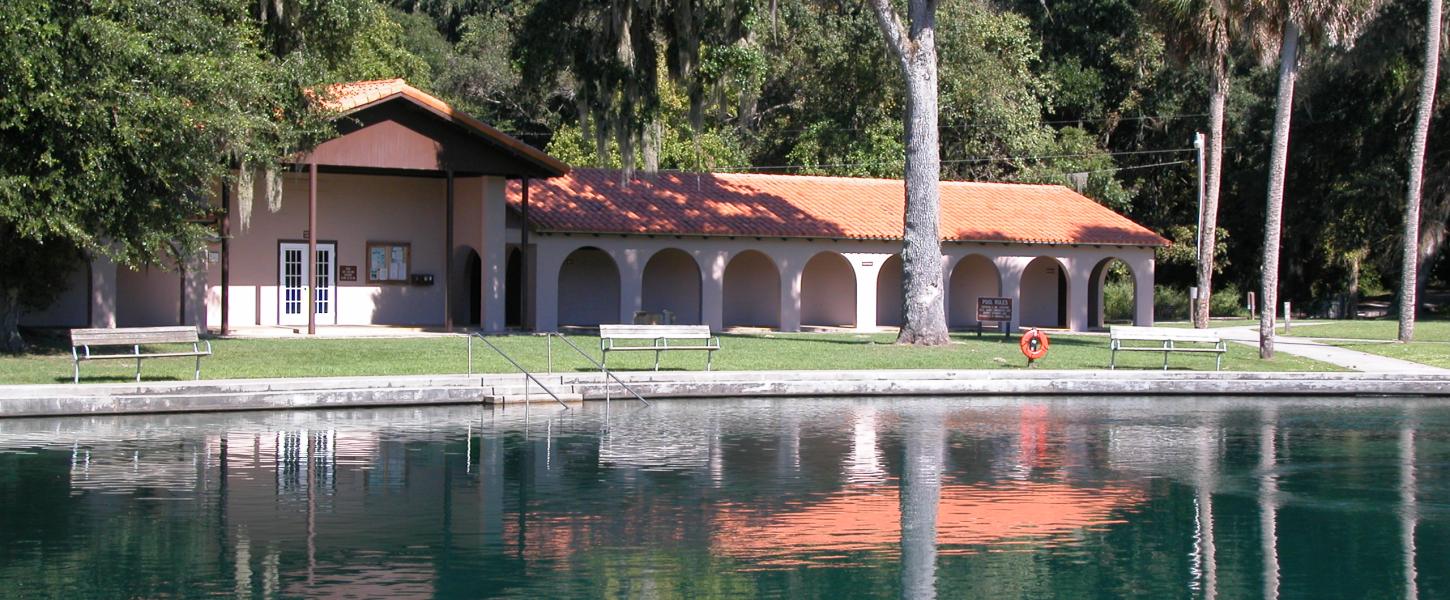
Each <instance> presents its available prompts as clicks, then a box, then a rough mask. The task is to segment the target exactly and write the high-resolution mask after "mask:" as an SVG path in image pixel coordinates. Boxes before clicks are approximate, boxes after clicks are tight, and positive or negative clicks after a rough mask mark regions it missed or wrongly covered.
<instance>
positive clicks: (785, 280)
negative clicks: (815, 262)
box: [772, 256, 809, 331]
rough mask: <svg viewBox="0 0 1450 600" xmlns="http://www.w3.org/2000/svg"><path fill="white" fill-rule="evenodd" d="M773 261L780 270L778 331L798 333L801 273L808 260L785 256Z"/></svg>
mask: <svg viewBox="0 0 1450 600" xmlns="http://www.w3.org/2000/svg"><path fill="white" fill-rule="evenodd" d="M772 258H773V259H774V257H772ZM774 260H775V262H776V265H777V266H778V267H779V268H780V330H781V331H800V330H801V273H802V272H803V271H804V270H805V266H806V264H805V263H806V261H807V260H809V259H808V258H799V257H795V256H786V257H781V258H779V259H774Z"/></svg>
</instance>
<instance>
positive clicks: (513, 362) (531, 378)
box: [468, 332, 608, 409]
mask: <svg viewBox="0 0 1450 600" xmlns="http://www.w3.org/2000/svg"><path fill="white" fill-rule="evenodd" d="M473 338H478V339H479V341H482V342H483V343H484V344H487V345H488V347H489V348H492V349H493V351H494V352H497V353H498V355H499V356H502V357H503V359H504V360H506V361H509V364H511V365H513V366H514V368H515V369H518V370H519V372H520V373H523V374H524V404H525V405H527V404H528V403H529V382H530V381H533V382H534V383H537V384H539V387H540V388H543V390H544V392H546V393H548V394H549V397H551V398H553V399H554V401H555V402H558V403H559V406H562V407H564V408H566V409H567V408H569V405H568V404H565V403H564V401H563V400H560V399H559V395H558V394H555V393H554V391H553V390H551V389H549V386H547V385H544V382H542V381H539V378H538V377H534V374H533V373H530V372H529V370H528V369H525V368H524V367H523V365H520V364H519V363H518V361H516V360H514V359H513V358H512V357H510V356H509V355H508V354H507V353H505V352H504V351H503V350H502V349H500V348H499V347H498V346H495V345H493V342H490V341H488V338H486V337H483V336H482V335H479V334H478V333H477V332H470V333H469V334H468V374H469V375H473ZM607 387H608V386H606V388H607ZM607 391H608V390H607V389H606V392H607Z"/></svg>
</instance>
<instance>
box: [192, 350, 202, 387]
mask: <svg viewBox="0 0 1450 600" xmlns="http://www.w3.org/2000/svg"><path fill="white" fill-rule="evenodd" d="M192 379H195V380H197V381H201V355H200V354H198V355H197V356H196V376H195V377H193V378H192Z"/></svg>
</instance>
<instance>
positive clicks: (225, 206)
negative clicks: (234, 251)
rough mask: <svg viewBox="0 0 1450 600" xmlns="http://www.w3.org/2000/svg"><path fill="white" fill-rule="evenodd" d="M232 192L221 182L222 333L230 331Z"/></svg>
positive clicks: (229, 187) (225, 333)
mask: <svg viewBox="0 0 1450 600" xmlns="http://www.w3.org/2000/svg"><path fill="white" fill-rule="evenodd" d="M231 237H232V194H231V186H229V185H227V184H226V182H222V230H221V238H222V248H221V250H222V256H221V259H222V265H221V268H222V335H228V334H230V333H231V312H232V303H231V284H232V274H231V266H232V255H231Z"/></svg>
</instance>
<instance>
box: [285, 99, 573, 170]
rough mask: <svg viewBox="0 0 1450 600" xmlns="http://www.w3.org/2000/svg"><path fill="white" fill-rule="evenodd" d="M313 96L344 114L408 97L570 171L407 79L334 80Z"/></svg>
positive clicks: (532, 157) (505, 144)
mask: <svg viewBox="0 0 1450 600" xmlns="http://www.w3.org/2000/svg"><path fill="white" fill-rule="evenodd" d="M309 95H312V94H309ZM313 97H314V98H316V101H317V104H318V106H320V107H322V108H323V109H325V110H329V111H333V112H336V113H339V114H344V115H345V114H348V113H351V112H356V111H358V110H362V109H364V108H367V107H369V106H372V105H374V104H376V103H378V102H382V101H386V100H391V99H393V98H407V99H408V100H411V101H413V102H415V103H417V104H419V105H420V106H423V107H424V108H427V109H429V110H431V111H433V112H434V113H437V114H438V115H439V116H441V117H443V118H445V119H449V120H452V121H453V122H455V123H458V124H459V125H461V126H463V127H464V128H466V129H470V130H472V131H473V132H475V133H477V134H479V135H481V136H483V137H484V138H487V139H488V140H490V141H493V142H495V143H497V144H499V145H501V146H503V147H504V148H506V149H508V150H510V151H513V152H514V153H515V154H518V155H521V156H522V157H523V158H524V159H526V160H528V161H530V162H533V163H534V164H537V165H539V166H540V167H543V168H544V170H545V171H547V172H549V173H553V174H555V175H563V174H564V173H568V172H569V165H566V164H564V163H563V162H562V161H560V160H559V159H556V158H554V157H552V156H549V155H548V154H546V153H544V151H542V150H539V149H538V148H535V147H533V146H530V145H528V144H525V143H524V142H522V141H519V140H517V139H515V138H514V137H513V136H510V135H508V134H506V133H504V132H502V131H499V130H497V129H494V128H493V127H490V126H489V125H488V124H487V123H484V122H483V121H480V120H478V119H475V118H473V117H471V116H469V115H467V114H465V113H464V112H462V111H459V110H454V109H453V107H452V106H449V105H448V103H447V102H444V101H442V100H439V99H438V98H436V97H434V96H433V95H431V94H428V93H427V92H424V91H422V90H419V89H418V88H415V87H413V86H411V85H408V82H407V81H404V80H402V79H377V80H373V81H352V82H348V83H335V84H332V85H329V86H326V87H324V88H323V89H322V91H321V93H318V94H316V95H313Z"/></svg>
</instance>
